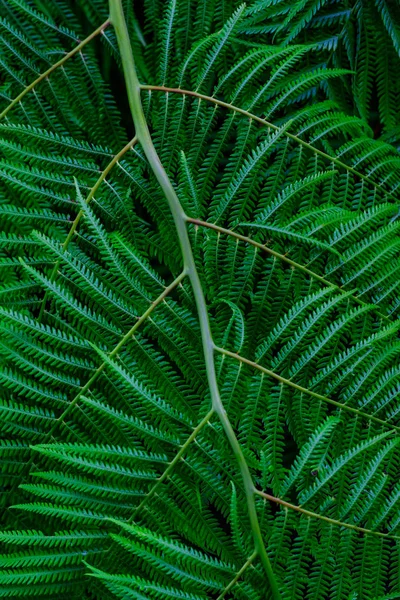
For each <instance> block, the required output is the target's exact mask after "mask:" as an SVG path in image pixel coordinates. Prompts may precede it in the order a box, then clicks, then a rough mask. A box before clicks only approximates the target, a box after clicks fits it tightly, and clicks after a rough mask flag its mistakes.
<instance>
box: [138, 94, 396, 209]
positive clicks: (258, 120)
mask: <svg viewBox="0 0 400 600" xmlns="http://www.w3.org/2000/svg"><path fill="white" fill-rule="evenodd" d="M140 87H141V89H142V90H151V91H154V92H165V93H172V94H174V93H175V94H183V95H185V96H193V97H195V98H198V99H199V100H204V101H205V102H212V103H213V104H217V105H218V106H221V107H222V108H226V109H227V110H232V111H234V112H237V113H240V114H241V115H244V116H245V117H247V118H248V119H251V120H252V121H255V122H256V123H260V124H261V125H264V126H265V127H269V128H270V129H273V130H274V131H280V127H278V126H277V125H274V124H273V123H270V122H269V121H267V120H266V119H263V118H261V117H258V116H257V115H255V114H253V113H251V112H249V111H247V110H244V109H243V108H239V107H238V106H235V105H234V104H229V103H228V102H223V101H222V100H217V99H216V98H213V96H205V95H204V94H200V93H199V92H195V91H193V90H184V89H182V88H169V87H165V86H163V85H141V86H140ZM283 135H285V136H286V137H287V138H289V139H291V140H293V141H295V142H296V143H297V144H300V145H301V146H303V147H304V148H307V149H308V150H310V151H311V152H313V153H314V154H318V155H319V156H322V158H324V159H325V160H327V161H329V162H330V163H332V164H335V165H337V166H338V167H340V168H342V169H345V170H346V171H349V172H350V173H352V174H353V175H355V176H356V177H359V178H360V179H363V180H364V181H366V182H367V183H369V184H370V185H372V186H373V187H375V188H377V189H379V190H381V192H382V193H383V194H385V195H387V196H389V197H391V198H393V199H394V200H395V202H396V204H397V202H398V199H397V198H396V196H395V195H394V194H393V193H392V192H390V191H389V190H385V188H384V187H383V186H382V185H381V184H379V183H376V182H375V181H373V180H371V179H370V177H369V176H368V175H364V174H363V173H360V171H357V169H355V168H354V167H351V166H350V165H348V164H346V163H344V162H342V161H341V160H339V159H338V158H335V157H334V156H330V155H329V154H327V153H326V152H324V151H323V150H319V149H318V148H315V146H313V145H312V144H310V143H309V142H306V141H305V140H303V139H301V138H300V137H298V136H297V135H295V134H294V133H289V132H288V131H284V132H283Z"/></svg>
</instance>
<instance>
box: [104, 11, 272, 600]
mask: <svg viewBox="0 0 400 600" xmlns="http://www.w3.org/2000/svg"><path fill="white" fill-rule="evenodd" d="M110 18H111V22H112V24H113V26H114V28H115V32H116V36H117V41H118V45H119V49H120V53H121V60H122V66H123V70H124V75H125V83H126V89H127V95H128V100H129V105H130V109H131V113H132V119H133V122H134V125H135V128H136V135H137V137H138V141H139V142H140V144H141V145H142V148H143V151H144V153H145V155H146V157H147V160H148V161H149V164H150V167H151V169H152V171H153V173H154V175H155V177H156V179H157V181H158V183H159V185H160V187H161V189H162V190H163V192H164V195H165V197H166V199H167V201H168V205H169V208H170V210H171V214H172V217H173V219H174V223H175V227H176V231H177V234H178V238H179V243H180V246H181V251H182V257H183V262H184V267H185V269H186V270H187V274H188V277H189V279H190V282H191V285H192V288H193V293H194V297H195V302H196V308H197V313H198V317H199V323H200V330H201V338H202V345H203V353H204V360H205V366H206V373H207V380H208V385H209V388H210V395H211V401H212V408H213V410H214V411H215V412H216V413H217V414H218V417H219V419H220V421H221V423H222V426H223V428H224V431H225V433H226V436H227V437H228V440H229V442H230V445H231V447H232V450H233V452H234V454H235V456H236V458H237V460H238V463H239V467H240V471H241V475H242V478H243V484H244V489H245V494H246V500H247V506H248V511H249V518H250V524H251V529H252V531H253V536H254V543H255V548H256V550H257V552H258V553H259V555H260V558H261V560H262V563H263V565H264V568H265V571H266V574H267V578H268V582H269V585H270V587H271V592H272V595H273V597H274V598H275V599H276V600H279V599H280V597H281V595H280V592H279V589H278V585H277V581H276V579H275V575H274V573H273V571H272V567H271V563H270V561H269V558H268V554H267V551H266V549H265V546H264V541H263V538H262V534H261V529H260V524H259V521H258V515H257V510H256V504H255V495H254V490H255V488H254V484H253V480H252V477H251V474H250V470H249V467H248V465H247V462H246V459H245V457H244V455H243V452H242V449H241V447H240V444H239V442H238V440H237V438H236V435H235V432H234V431H233V428H232V425H231V423H230V421H229V418H228V415H227V414H226V411H225V409H224V406H223V404H222V401H221V398H220V394H219V389H218V383H217V377H216V372H215V362H214V352H215V344H214V342H213V339H212V334H211V328H210V323H209V319H208V312H207V305H206V301H205V297H204V293H203V288H202V285H201V282H200V278H199V275H198V272H197V269H196V264H195V261H194V257H193V252H192V247H191V244H190V239H189V235H188V231H187V224H186V215H185V213H184V211H183V208H182V206H181V203H180V201H179V198H178V196H177V194H176V192H175V189H174V187H173V185H172V183H171V181H170V179H169V177H168V175H167V173H166V171H165V169H164V167H163V165H162V163H161V160H160V158H159V156H158V154H157V151H156V149H155V147H154V144H153V141H152V138H151V135H150V132H149V128H148V125H147V121H146V117H145V115H144V112H143V107H142V102H141V97H140V91H141V86H140V83H139V79H138V77H137V73H136V67H135V62H134V58H133V53H132V46H131V43H130V40H129V33H128V29H127V26H126V21H125V17H124V13H123V8H122V3H121V0H110Z"/></svg>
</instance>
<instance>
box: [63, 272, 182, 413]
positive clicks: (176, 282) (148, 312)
mask: <svg viewBox="0 0 400 600" xmlns="http://www.w3.org/2000/svg"><path fill="white" fill-rule="evenodd" d="M186 275H187V271H186V270H184V271H182V273H181V274H180V275H178V277H177V278H176V279H174V281H173V282H172V283H171V284H170V285H169V286H167V287H166V288H165V289H164V291H163V292H162V293H161V294H160V295H159V296H158V298H156V299H155V300H154V302H152V303H151V304H150V306H149V308H148V309H147V310H146V311H145V312H144V313H143V314H142V316H141V317H139V319H138V320H137V321H136V323H135V324H134V325H133V327H131V328H130V330H129V331H128V332H127V333H126V334H125V335H124V336H123V337H122V338H121V340H120V341H119V342H118V344H117V345H116V346H115V347H114V349H113V350H112V351H111V352H110V354H109V355H108V356H109V358H113V357H114V356H115V355H116V354H118V352H119V350H120V349H121V348H122V346H124V345H125V344H126V342H127V341H129V340H130V339H131V338H132V336H133V335H134V333H135V331H136V330H137V329H138V328H139V327H140V325H141V324H142V323H144V321H145V320H146V319H147V318H148V317H149V316H150V315H151V313H152V312H153V310H154V309H155V308H156V306H158V305H159V304H160V303H161V302H163V301H164V300H165V298H166V297H167V296H168V294H170V293H171V292H172V290H173V289H175V288H176V286H177V285H179V284H180V283H181V281H182V280H183V279H184V278H185V277H186ZM106 366H107V363H106V362H102V363H101V365H100V366H99V367H97V369H96V371H95V372H94V373H93V375H92V376H91V378H90V379H89V380H88V381H87V382H86V384H85V385H84V386H83V388H81V389H80V390H79V392H78V394H77V395H76V396H75V398H74V399H73V400H72V401H71V402H70V403H69V404H68V406H67V408H66V409H65V411H64V412H63V413H62V414H61V415H60V416H59V417H58V419H57V421H62V420H63V419H64V418H65V417H66V416H67V414H68V413H69V412H70V411H71V409H72V408H73V407H74V406H75V405H76V404H77V403H78V401H79V398H80V397H81V396H82V395H83V394H84V393H85V392H87V391H88V389H89V388H90V386H91V385H92V384H93V383H94V382H95V381H96V379H97V377H98V376H99V375H100V373H101V372H102V371H104V369H105V367H106Z"/></svg>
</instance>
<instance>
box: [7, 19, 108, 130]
mask: <svg viewBox="0 0 400 600" xmlns="http://www.w3.org/2000/svg"><path fill="white" fill-rule="evenodd" d="M109 24H110V20H109V19H107V21H105V22H104V23H103V24H102V25H100V27H98V28H97V29H95V30H94V31H93V32H92V33H91V34H90V35H88V37H87V38H85V39H84V40H82V42H80V44H78V45H77V46H75V48H74V49H73V50H71V52H68V53H67V54H66V55H65V56H63V58H61V59H60V60H59V61H57V62H56V63H54V65H52V66H51V67H49V68H48V69H47V71H45V72H44V73H42V74H41V75H39V77H37V79H35V81H32V83H30V84H29V85H27V86H26V88H25V89H24V90H22V92H21V93H20V94H18V96H16V97H15V98H14V100H12V101H11V102H10V104H9V105H8V106H7V107H6V108H5V109H4V110H3V112H1V113H0V119H2V118H3V117H5V116H6V114H7V113H8V112H9V111H10V110H11V109H12V108H13V107H14V106H15V105H16V104H18V103H19V102H21V100H22V98H23V97H24V96H25V95H26V94H27V93H28V92H30V91H32V90H33V88H34V87H36V86H37V85H38V84H39V83H40V82H41V81H43V79H46V78H47V77H48V76H49V75H51V73H53V71H55V70H56V69H58V68H59V67H61V66H62V65H63V64H64V63H66V62H67V60H69V59H70V58H72V57H73V56H75V54H77V53H78V52H80V51H81V50H82V48H83V47H84V46H86V44H88V43H89V42H91V41H92V40H93V38H95V37H96V36H98V35H99V34H100V33H103V31H104V30H105V29H106V28H107V27H108V26H109Z"/></svg>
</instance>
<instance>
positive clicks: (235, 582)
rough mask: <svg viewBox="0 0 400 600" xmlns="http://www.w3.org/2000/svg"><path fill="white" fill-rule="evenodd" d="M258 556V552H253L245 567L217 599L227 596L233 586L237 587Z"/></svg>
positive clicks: (220, 599)
mask: <svg viewBox="0 0 400 600" xmlns="http://www.w3.org/2000/svg"><path fill="white" fill-rule="evenodd" d="M256 558H257V552H253V554H252V555H251V556H250V558H248V559H247V560H246V562H245V563H244V565H243V567H242V568H241V569H240V570H239V571H238V572H237V573H236V575H235V577H234V578H233V579H232V581H231V582H230V583H228V585H227V586H226V588H225V589H224V590H223V592H222V593H221V594H220V595H219V596H218V598H217V600H222V598H225V596H226V594H227V593H228V592H230V591H231V589H232V588H234V587H235V585H236V584H237V582H238V581H239V579H240V578H241V577H242V575H243V573H244V572H245V571H246V570H247V569H248V568H249V567H250V566H251V565H252V563H253V562H254V561H255V559H256Z"/></svg>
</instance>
